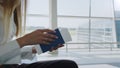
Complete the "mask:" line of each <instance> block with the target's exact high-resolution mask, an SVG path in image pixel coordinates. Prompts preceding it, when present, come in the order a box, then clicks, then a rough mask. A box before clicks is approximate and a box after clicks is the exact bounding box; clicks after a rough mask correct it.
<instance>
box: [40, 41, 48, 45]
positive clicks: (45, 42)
mask: <svg viewBox="0 0 120 68" xmlns="http://www.w3.org/2000/svg"><path fill="white" fill-rule="evenodd" d="M40 43H41V44H45V45H48V44H50V43H49V42H48V41H43V40H42V41H41V42H40Z"/></svg>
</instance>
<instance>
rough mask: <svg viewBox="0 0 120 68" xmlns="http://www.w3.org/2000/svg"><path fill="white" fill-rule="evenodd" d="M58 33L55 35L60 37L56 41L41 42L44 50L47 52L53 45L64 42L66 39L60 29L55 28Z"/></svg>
mask: <svg viewBox="0 0 120 68" xmlns="http://www.w3.org/2000/svg"><path fill="white" fill-rule="evenodd" d="M55 31H56V33H55V35H56V36H57V37H58V38H57V39H55V40H54V41H52V42H51V43H50V44H48V45H45V44H40V47H41V50H42V52H43V53H44V52H47V51H50V50H51V48H52V47H56V46H57V45H58V44H64V43H65V41H64V39H63V37H62V35H61V33H60V30H59V29H55Z"/></svg>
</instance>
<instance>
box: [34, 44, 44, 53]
mask: <svg viewBox="0 0 120 68" xmlns="http://www.w3.org/2000/svg"><path fill="white" fill-rule="evenodd" d="M35 49H36V50H37V53H38V54H41V53H43V52H42V49H41V47H40V44H38V45H35Z"/></svg>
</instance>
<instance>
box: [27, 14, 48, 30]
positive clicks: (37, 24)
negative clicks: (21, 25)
mask: <svg viewBox="0 0 120 68" xmlns="http://www.w3.org/2000/svg"><path fill="white" fill-rule="evenodd" d="M26 28H27V30H26V31H27V32H31V31H33V30H36V29H44V28H49V18H48V17H34V16H28V17H27V23H26Z"/></svg>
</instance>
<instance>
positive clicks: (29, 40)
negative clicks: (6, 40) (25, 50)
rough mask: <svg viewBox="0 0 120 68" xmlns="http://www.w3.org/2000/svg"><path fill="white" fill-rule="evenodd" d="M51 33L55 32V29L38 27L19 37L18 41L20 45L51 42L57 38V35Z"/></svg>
mask: <svg viewBox="0 0 120 68" xmlns="http://www.w3.org/2000/svg"><path fill="white" fill-rule="evenodd" d="M50 33H55V31H53V30H49V29H38V30H36V31H33V32H32V33H29V34H26V35H25V36H23V37H20V38H18V39H17V41H18V43H19V45H20V47H24V46H27V45H35V44H49V43H50V42H52V41H54V39H56V38H57V36H55V35H53V34H50Z"/></svg>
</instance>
